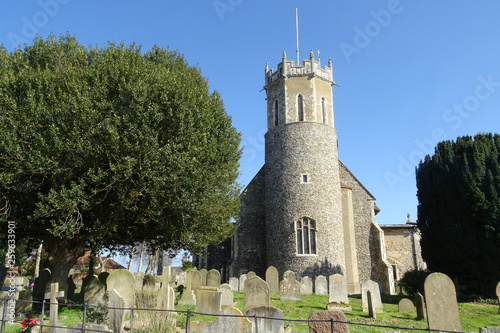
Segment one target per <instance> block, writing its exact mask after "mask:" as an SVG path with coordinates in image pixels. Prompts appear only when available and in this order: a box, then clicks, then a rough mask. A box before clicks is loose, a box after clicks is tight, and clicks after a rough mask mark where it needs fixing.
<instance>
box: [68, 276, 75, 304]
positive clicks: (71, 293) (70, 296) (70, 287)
mask: <svg viewBox="0 0 500 333" xmlns="http://www.w3.org/2000/svg"><path fill="white" fill-rule="evenodd" d="M67 283H68V295H67V297H66V298H67V299H73V296H75V290H76V284H75V281H73V276H72V275H70V276H68V279H67Z"/></svg>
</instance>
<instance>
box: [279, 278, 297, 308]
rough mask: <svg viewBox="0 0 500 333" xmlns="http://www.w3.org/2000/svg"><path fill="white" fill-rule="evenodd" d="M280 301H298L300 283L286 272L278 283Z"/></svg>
mask: <svg viewBox="0 0 500 333" xmlns="http://www.w3.org/2000/svg"><path fill="white" fill-rule="evenodd" d="M280 299H281V300H282V301H290V302H297V301H300V283H299V281H297V280H296V279H295V273H294V272H292V271H286V272H285V273H284V274H283V280H282V281H281V282H280Z"/></svg>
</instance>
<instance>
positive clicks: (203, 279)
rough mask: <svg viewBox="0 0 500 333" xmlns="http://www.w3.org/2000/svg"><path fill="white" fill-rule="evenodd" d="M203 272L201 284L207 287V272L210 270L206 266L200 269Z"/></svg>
mask: <svg viewBox="0 0 500 333" xmlns="http://www.w3.org/2000/svg"><path fill="white" fill-rule="evenodd" d="M200 274H201V286H202V287H205V286H206V285H207V274H208V271H207V270H206V269H205V268H202V269H200Z"/></svg>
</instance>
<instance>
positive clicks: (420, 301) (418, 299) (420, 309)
mask: <svg viewBox="0 0 500 333" xmlns="http://www.w3.org/2000/svg"><path fill="white" fill-rule="evenodd" d="M415 307H416V308H417V320H423V319H425V301H424V296H422V294H421V293H419V292H417V293H416V294H415Z"/></svg>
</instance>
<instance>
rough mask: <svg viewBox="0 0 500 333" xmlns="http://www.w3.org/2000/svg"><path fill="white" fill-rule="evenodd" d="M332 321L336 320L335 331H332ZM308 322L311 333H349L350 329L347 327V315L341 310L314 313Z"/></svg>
mask: <svg viewBox="0 0 500 333" xmlns="http://www.w3.org/2000/svg"><path fill="white" fill-rule="evenodd" d="M331 319H333V320H334V326H333V328H334V330H333V331H332V323H331ZM308 320H309V333H331V332H335V333H349V327H348V326H347V325H348V324H346V323H345V322H347V318H346V316H345V314H344V313H343V312H342V311H340V310H326V311H319V312H314V313H312V314H311V315H310V316H309V319H308ZM315 320H318V321H315ZM319 320H321V321H319ZM326 320H328V321H326ZM339 321H340V323H339Z"/></svg>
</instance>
